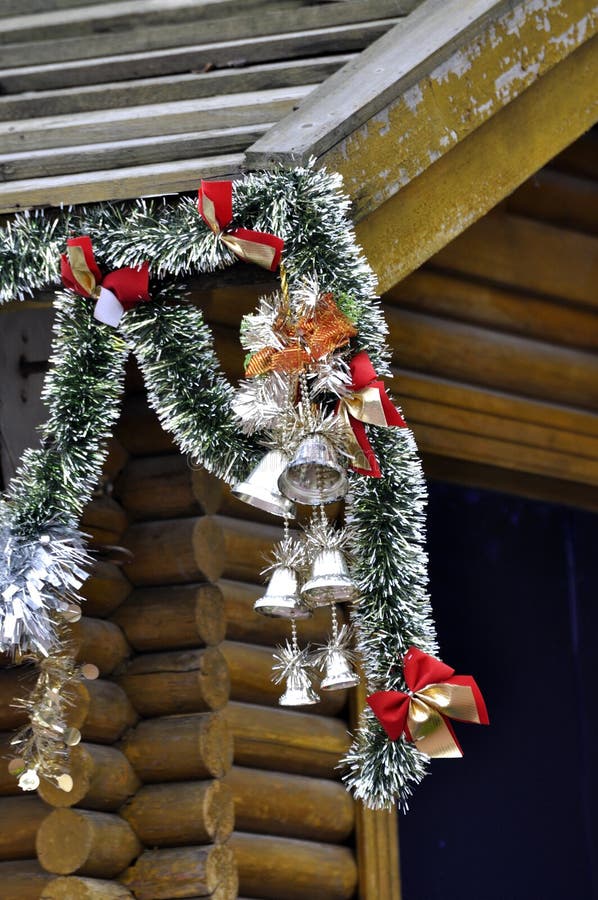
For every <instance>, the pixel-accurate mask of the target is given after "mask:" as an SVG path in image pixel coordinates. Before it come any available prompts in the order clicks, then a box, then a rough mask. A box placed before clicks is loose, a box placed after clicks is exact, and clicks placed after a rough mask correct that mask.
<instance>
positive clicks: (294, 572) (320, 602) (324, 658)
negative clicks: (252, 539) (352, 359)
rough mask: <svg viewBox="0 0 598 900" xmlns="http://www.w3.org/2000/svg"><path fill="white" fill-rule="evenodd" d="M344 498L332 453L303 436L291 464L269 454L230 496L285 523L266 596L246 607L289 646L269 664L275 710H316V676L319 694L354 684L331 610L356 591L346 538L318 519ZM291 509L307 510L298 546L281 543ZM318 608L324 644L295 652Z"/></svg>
mask: <svg viewBox="0 0 598 900" xmlns="http://www.w3.org/2000/svg"><path fill="white" fill-rule="evenodd" d="M347 490H348V480H347V474H346V471H345V469H344V467H343V466H342V465H341V464H340V462H339V459H338V453H337V450H336V448H335V447H334V445H333V443H332V442H331V441H330V440H329V439H328V438H327V437H326V436H325V435H323V434H320V433H318V432H312V433H308V434H306V435H305V437H304V438H303V439H302V440H301V441H300V443H299V445H298V447H297V449H296V451H295V453H294V455H293V457H292V458H290V457H289V456H287V455H286V453H285V452H284V451H283V450H280V449H275V450H270V451H269V452H268V453H266V454H265V456H264V457H263V458H262V459H261V460H260V462H259V463H258V465H257V466H256V467H255V469H254V470H253V471H252V472H251V474H250V475H249V477H248V478H247V479H246V481H244V482H242V483H240V484H237V485H235V487H234V488H233V494H234V495H235V496H236V497H238V498H239V499H240V500H243V501H244V502H246V503H249V504H251V505H252V506H254V507H256V508H258V509H262V510H265V511H267V512H269V513H272V514H274V515H277V516H281V517H283V518H284V519H285V539H284V540H283V541H282V542H281V543H280V544H279V548H278V551H279V552H278V553H277V554H276V556H275V563H274V565H272V566H271V567H270V568H269V571H270V572H271V575H270V580H269V583H268V585H267V588H266V592H265V594H264V596H263V597H260V598H259V599H258V600H257V601H256V603H255V605H254V610H255V611H256V612H258V613H260V614H261V615H265V616H274V617H279V618H285V619H290V620H291V624H292V641H291V642H289V643H287V645H286V646H285V647H284V648H279V651H278V654H277V655H276V657H275V658H276V660H277V661H278V662H279V665H278V666H276V667H275V671H277V672H278V673H279V674H278V676H277V677H276V678H275V680H276V681H277V682H280V681H282V680H285V681H286V689H285V691H284V693H283V694H282V696H281V697H280V700H279V703H280V704H281V705H282V706H303V705H307V704H312V703H317V702H318V700H319V697H318V695H317V693H316V691H315V689H314V683H315V681H316V679H317V677H318V674H319V673H321V675H322V678H321V681H320V685H319V687H320V688H321V689H322V690H326V691H330V690H342V689H344V688H349V687H354V686H355V685H356V684H358V683H359V676H358V675H357V674H356V672H355V671H354V669H353V665H352V663H353V661H354V659H355V654H354V652H353V651H352V650H351V648H350V638H351V635H350V632H349V630H348V629H347V628H346V627H345V626H343V628H341V629H340V630H339V628H338V623H337V618H336V603H341V602H350V601H354V600H356V599H357V597H358V593H359V591H358V588H357V585H356V584H355V582H354V581H353V579H352V577H351V575H350V572H349V566H348V564H347V559H346V557H345V553H344V552H343V549H342V547H343V546H344V543H345V542H346V530H345V529H343V530H342V531H335V530H334V529H333V527H332V526H331V525H329V523H328V519H327V517H326V514H325V512H324V506H325V505H326V504H329V503H333V502H336V501H337V500H341V499H342V498H343V497H344V496H345V494H346V493H347ZM296 504H301V505H307V506H311V507H312V517H311V524H310V525H309V526H308V527H307V529H306V536H305V540H304V541H302V542H298V541H296V540H295V539H294V538H290V537H289V535H288V522H289V520H290V519H291V518H294V517H296V514H297V507H296ZM318 510H319V516H318ZM294 551H295V552H294ZM322 606H328V607H330V610H331V618H332V631H331V636H330V639H329V641H328V643H327V644H326V645H324V646H323V647H320V648H317V649H316V650H315V651H314V652H311V653H310V652H309V651H308V650H306V649H303V650H301V649H299V646H298V643H297V625H296V623H297V621H299V620H301V619H306V618H309V617H310V616H312V615H313V612H314V610H315V609H317V608H318V607H322Z"/></svg>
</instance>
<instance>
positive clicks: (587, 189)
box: [505, 153, 598, 235]
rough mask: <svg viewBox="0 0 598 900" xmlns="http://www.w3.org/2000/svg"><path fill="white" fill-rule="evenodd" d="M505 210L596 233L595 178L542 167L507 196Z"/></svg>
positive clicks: (597, 183)
mask: <svg viewBox="0 0 598 900" xmlns="http://www.w3.org/2000/svg"><path fill="white" fill-rule="evenodd" d="M597 155H598V153H597ZM505 209H507V210H508V211H509V212H513V213H518V214H519V215H523V216H529V217H530V218H533V219H541V220H542V221H545V222H550V223H551V224H553V225H557V226H560V227H562V228H573V229H574V230H576V231H585V232H588V233H589V234H594V235H596V234H598V181H596V180H594V179H589V178H582V177H580V176H576V175H569V174H568V173H566V172H559V171H558V170H555V169H551V168H544V169H541V170H540V171H539V172H536V174H535V175H534V176H533V178H530V179H528V180H527V181H526V182H524V183H523V184H522V185H521V187H520V188H517V190H516V191H515V193H514V194H511V196H510V197H508V198H507V200H506V201H505Z"/></svg>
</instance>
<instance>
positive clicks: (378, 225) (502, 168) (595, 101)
mask: <svg viewBox="0 0 598 900" xmlns="http://www.w3.org/2000/svg"><path fill="white" fill-rule="evenodd" d="M597 81H598V39H596V38H593V39H592V40H591V41H588V43H586V44H584V45H583V46H582V47H580V48H579V49H578V50H577V51H575V53H573V54H572V55H571V56H570V57H568V58H567V59H565V60H564V61H563V62H561V63H560V64H559V65H558V66H556V67H554V68H553V69H552V70H551V71H550V72H548V73H547V74H546V75H544V76H543V77H542V78H540V80H539V81H537V82H535V83H534V84H533V85H532V86H531V87H529V88H528V89H527V90H525V91H524V92H523V93H522V94H521V96H519V97H518V98H517V99H516V100H513V101H512V102H511V103H509V104H508V105H507V106H505V107H504V108H503V109H502V110H501V111H500V112H498V113H497V114H496V115H494V116H493V117H492V118H491V119H490V120H489V121H488V122H486V123H485V124H484V125H482V126H480V127H479V128H478V129H476V131H474V132H473V133H472V134H470V135H469V136H468V137H467V138H465V140H463V141H461V143H459V144H457V145H456V146H455V147H453V149H452V150H451V152H450V153H448V154H447V155H445V156H442V157H441V158H440V159H438V160H437V161H436V162H435V163H434V165H433V166H430V168H429V169H427V171H426V172H425V174H424V175H420V177H419V178H416V179H415V180H413V181H411V182H410V183H409V184H408V185H406V186H405V187H404V188H402V190H401V191H400V193H399V194H396V195H395V196H394V197H391V198H390V200H387V201H386V202H385V203H384V204H383V205H382V206H380V207H379V208H378V209H377V210H375V211H374V212H373V213H371V214H370V215H369V216H367V218H366V219H365V220H363V221H362V222H359V223H358V224H357V237H358V240H359V241H360V243H361V244H362V246H363V249H364V252H365V253H366V255H367V257H368V259H369V261H370V264H371V265H372V268H373V269H374V271H375V272H376V273H377V275H378V279H379V285H380V289H381V291H386V290H388V289H389V288H390V287H391V286H392V285H393V284H396V283H397V282H398V281H400V280H401V279H402V278H404V277H405V276H406V275H408V274H409V273H410V272H412V271H413V270H414V269H417V268H419V266H421V264H422V263H423V262H425V261H426V260H427V259H429V257H430V256H432V255H433V254H434V253H436V252H437V251H439V250H440V249H441V248H442V247H444V246H445V245H446V244H448V243H449V241H451V240H452V239H453V238H455V237H456V236H457V235H459V234H461V233H462V232H463V231H465V229H466V228H468V227H469V225H471V224H472V223H473V222H475V221H476V220H477V219H479V218H480V217H481V216H483V215H484V213H486V212H488V210H489V209H491V208H492V207H493V206H495V205H496V204H497V203H498V202H499V201H500V200H502V199H503V198H504V197H505V196H507V195H508V194H510V193H511V192H512V191H513V190H514V189H515V188H516V187H518V185H520V184H521V183H522V182H523V181H525V179H526V178H529V177H530V176H531V175H533V173H534V172H536V171H537V170H538V169H540V168H541V167H542V166H543V165H545V163H547V162H548V160H550V159H551V158H552V157H553V156H555V154H557V153H558V152H559V151H560V150H562V149H563V147H565V146H566V145H567V144H570V143H571V142H572V141H574V140H575V139H576V138H577V137H579V135H581V134H583V132H584V131H586V130H587V129H588V128H589V127H590V126H591V125H592V124H593V123H594V122H595V120H596V117H597V116H598V97H597V95H596V91H595V90H594V85H595V84H596V82H597ZM423 143H425V142H423ZM339 166H340V170H341V172H342V171H343V165H342V161H339Z"/></svg>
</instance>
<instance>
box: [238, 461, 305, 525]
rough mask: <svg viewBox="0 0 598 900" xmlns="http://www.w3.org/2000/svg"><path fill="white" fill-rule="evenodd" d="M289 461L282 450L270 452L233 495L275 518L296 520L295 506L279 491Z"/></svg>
mask: <svg viewBox="0 0 598 900" xmlns="http://www.w3.org/2000/svg"><path fill="white" fill-rule="evenodd" d="M288 461H289V460H288V457H286V456H285V455H284V453H282V452H281V451H280V450H270V452H269V453H266V455H265V456H264V458H263V459H261V460H260V461H259V463H258V464H257V466H256V467H255V469H254V470H253V471H252V472H251V474H250V475H249V476H248V478H247V480H246V481H242V482H240V483H239V484H236V485H235V486H234V487H233V489H232V493H233V495H234V496H235V497H238V498H239V500H242V501H243V503H249V505H250V506H256V507H257V508H258V509H263V510H265V511H266V512H269V513H272V515H273V516H286V517H287V518H291V519H292V518H295V514H296V510H295V504H294V503H293V502H292V500H289V499H288V497H283V495H282V494H281V493H280V491H279V489H278V479H279V477H280V475H281V473H282V472H283V471H284V470H285V468H286V465H287V463H288Z"/></svg>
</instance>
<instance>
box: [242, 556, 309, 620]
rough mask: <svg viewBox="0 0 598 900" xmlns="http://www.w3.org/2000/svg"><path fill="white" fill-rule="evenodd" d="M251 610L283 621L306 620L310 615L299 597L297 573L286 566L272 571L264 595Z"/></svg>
mask: <svg viewBox="0 0 598 900" xmlns="http://www.w3.org/2000/svg"><path fill="white" fill-rule="evenodd" d="M253 608H254V610H255V611H256V612H258V613H261V614H262V615H263V616H279V617H280V618H283V619H308V618H309V617H310V616H311V614H312V613H311V610H310V609H309V607H308V606H306V604H305V603H304V602H303V600H302V599H301V597H300V596H299V583H298V579H297V573H296V572H295V570H294V569H291V568H289V567H288V566H277V567H276V568H275V569H274V571H273V572H272V577H271V578H270V581H269V583H268V587H267V588H266V593H265V594H264V596H263V597H260V598H259V600H256V601H255V604H254V606H253Z"/></svg>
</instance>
